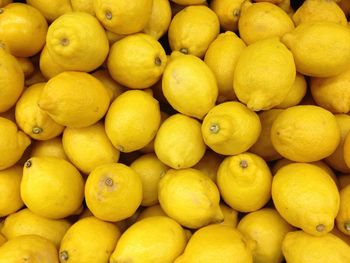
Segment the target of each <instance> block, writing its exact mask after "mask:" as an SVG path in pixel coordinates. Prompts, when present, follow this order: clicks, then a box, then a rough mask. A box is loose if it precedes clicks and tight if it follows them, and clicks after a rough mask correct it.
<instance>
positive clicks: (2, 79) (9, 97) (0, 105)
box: [0, 15, 24, 112]
mask: <svg viewBox="0 0 350 263" xmlns="http://www.w3.org/2000/svg"><path fill="white" fill-rule="evenodd" d="M0 17H1V15H0ZM0 60H1V64H2V67H0V93H1V98H2V99H1V101H0V112H5V111H8V110H9V109H10V108H11V107H12V106H14V105H15V103H16V101H17V100H18V98H19V97H20V95H21V93H22V91H23V87H24V74H23V71H22V69H21V66H20V64H19V63H18V61H17V60H16V58H15V57H13V56H12V55H10V54H9V53H7V52H6V51H5V49H3V48H1V47H0Z"/></svg>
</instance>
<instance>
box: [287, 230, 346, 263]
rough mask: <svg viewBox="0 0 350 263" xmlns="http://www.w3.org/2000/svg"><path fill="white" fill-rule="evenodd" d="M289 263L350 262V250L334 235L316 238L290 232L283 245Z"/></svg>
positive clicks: (299, 232)
mask: <svg viewBox="0 0 350 263" xmlns="http://www.w3.org/2000/svg"><path fill="white" fill-rule="evenodd" d="M282 251H283V255H284V257H285V259H286V260H287V262H288V263H320V262H332V263H345V262H350V248H349V246H348V245H347V244H346V243H345V242H344V241H342V240H341V239H340V238H338V237H337V236H335V235H333V234H326V235H325V236H322V237H315V236H312V235H309V234H307V233H305V232H303V231H295V232H290V233H288V234H287V235H286V237H285V238H284V240H283V243H282Z"/></svg>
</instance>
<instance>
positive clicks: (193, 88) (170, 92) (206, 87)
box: [162, 52, 218, 119]
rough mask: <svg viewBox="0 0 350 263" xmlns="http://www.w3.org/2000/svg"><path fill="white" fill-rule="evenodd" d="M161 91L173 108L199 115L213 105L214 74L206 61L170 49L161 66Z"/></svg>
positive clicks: (215, 89) (216, 89) (194, 115)
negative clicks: (166, 60) (163, 66)
mask: <svg viewBox="0 0 350 263" xmlns="http://www.w3.org/2000/svg"><path fill="white" fill-rule="evenodd" d="M162 91H163V93H164V96H165V98H166V99H167V101H168V102H169V104H170V105H171V106H172V107H173V108H174V109H175V110H177V111H178V112H180V113H182V114H186V115H189V116H192V117H195V118H198V119H202V118H203V117H204V116H205V114H207V113H208V111H209V110H210V109H211V108H212V107H214V105H215V102H216V99H217V96H218V87H217V83H216V79H215V75H214V73H213V72H212V70H211V69H210V68H209V67H208V66H207V64H205V63H204V62H203V61H202V60H201V59H199V58H197V57H195V56H192V55H182V54H181V53H179V52H173V53H172V55H171V60H170V62H169V63H168V64H167V66H166V68H165V70H164V74H163V78H162ZM193 98H196V99H193Z"/></svg>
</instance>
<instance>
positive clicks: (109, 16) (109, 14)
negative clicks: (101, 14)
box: [105, 11, 113, 20]
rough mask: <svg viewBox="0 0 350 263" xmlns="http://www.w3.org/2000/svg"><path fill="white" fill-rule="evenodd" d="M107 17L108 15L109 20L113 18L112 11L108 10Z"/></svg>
mask: <svg viewBox="0 0 350 263" xmlns="http://www.w3.org/2000/svg"><path fill="white" fill-rule="evenodd" d="M105 17H106V18H107V19H108V20H111V19H112V17H113V16H112V13H111V11H106V13H105Z"/></svg>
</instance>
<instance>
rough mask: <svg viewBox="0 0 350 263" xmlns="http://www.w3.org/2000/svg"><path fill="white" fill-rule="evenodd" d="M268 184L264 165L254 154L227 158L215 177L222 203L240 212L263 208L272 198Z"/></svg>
mask: <svg viewBox="0 0 350 263" xmlns="http://www.w3.org/2000/svg"><path fill="white" fill-rule="evenodd" d="M271 182H272V175H271V172H270V169H269V167H268V166H267V164H266V162H265V161H264V159H262V158H261V157H259V156H258V155H256V154H253V153H242V154H238V155H235V156H230V157H227V158H226V159H225V160H224V161H223V162H222V163H221V165H220V167H219V170H218V174H217V185H218V188H219V190H220V194H221V197H222V199H223V200H224V201H225V203H226V204H228V205H229V206H230V207H232V208H233V209H235V210H237V211H239V212H251V211H256V210H258V209H260V208H262V207H263V206H264V205H265V204H266V203H267V202H268V201H269V200H270V198H271Z"/></svg>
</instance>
